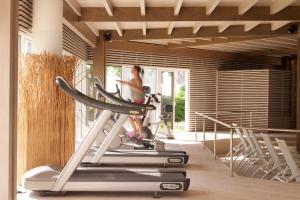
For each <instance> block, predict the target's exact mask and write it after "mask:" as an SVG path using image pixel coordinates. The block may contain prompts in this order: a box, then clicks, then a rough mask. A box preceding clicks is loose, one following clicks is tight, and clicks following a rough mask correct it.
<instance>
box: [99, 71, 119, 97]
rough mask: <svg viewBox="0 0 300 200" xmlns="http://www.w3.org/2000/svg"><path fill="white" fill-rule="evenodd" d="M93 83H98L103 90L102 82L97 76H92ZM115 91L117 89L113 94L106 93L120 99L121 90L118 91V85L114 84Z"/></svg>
mask: <svg viewBox="0 0 300 200" xmlns="http://www.w3.org/2000/svg"><path fill="white" fill-rule="evenodd" d="M94 82H95V83H98V84H99V85H100V86H101V87H102V88H104V86H103V84H102V82H101V81H100V79H99V78H98V77H97V76H94ZM116 89H117V91H115V92H108V93H109V94H112V95H114V96H116V95H117V96H118V97H119V98H121V97H122V96H121V90H120V89H119V86H118V84H116Z"/></svg>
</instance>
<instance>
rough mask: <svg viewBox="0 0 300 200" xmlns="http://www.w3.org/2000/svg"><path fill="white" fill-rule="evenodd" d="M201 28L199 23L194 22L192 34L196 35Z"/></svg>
mask: <svg viewBox="0 0 300 200" xmlns="http://www.w3.org/2000/svg"><path fill="white" fill-rule="evenodd" d="M201 27H202V25H201V23H200V22H196V23H195V25H194V27H193V33H194V34H196V33H197V32H198V31H199V30H200V28H201Z"/></svg>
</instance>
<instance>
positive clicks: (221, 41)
mask: <svg viewBox="0 0 300 200" xmlns="http://www.w3.org/2000/svg"><path fill="white" fill-rule="evenodd" d="M267 38H273V36H253V37H252V36H250V37H228V38H227V39H223V38H212V39H211V40H197V41H196V42H185V41H183V42H182V43H181V45H173V44H171V45H170V48H186V47H194V46H202V45H203V46H205V45H214V44H226V43H230V42H243V41H252V40H258V39H267Z"/></svg>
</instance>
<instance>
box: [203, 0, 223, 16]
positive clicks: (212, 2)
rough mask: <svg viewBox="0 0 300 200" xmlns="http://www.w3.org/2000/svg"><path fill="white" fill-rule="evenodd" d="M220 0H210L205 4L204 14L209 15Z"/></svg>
mask: <svg viewBox="0 0 300 200" xmlns="http://www.w3.org/2000/svg"><path fill="white" fill-rule="evenodd" d="M220 1H221V0H210V1H208V3H207V5H206V15H210V14H211V13H212V12H214V10H215V9H216V8H217V6H218V5H219V3H220Z"/></svg>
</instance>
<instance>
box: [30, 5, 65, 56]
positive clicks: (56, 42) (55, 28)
mask: <svg viewBox="0 0 300 200" xmlns="http://www.w3.org/2000/svg"><path fill="white" fill-rule="evenodd" d="M32 26H33V27H32V43H33V53H42V52H44V51H46V52H48V53H53V54H57V55H61V54H62V48H63V47H62V44H63V41H62V35H63V0H36V1H33V22H32Z"/></svg>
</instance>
